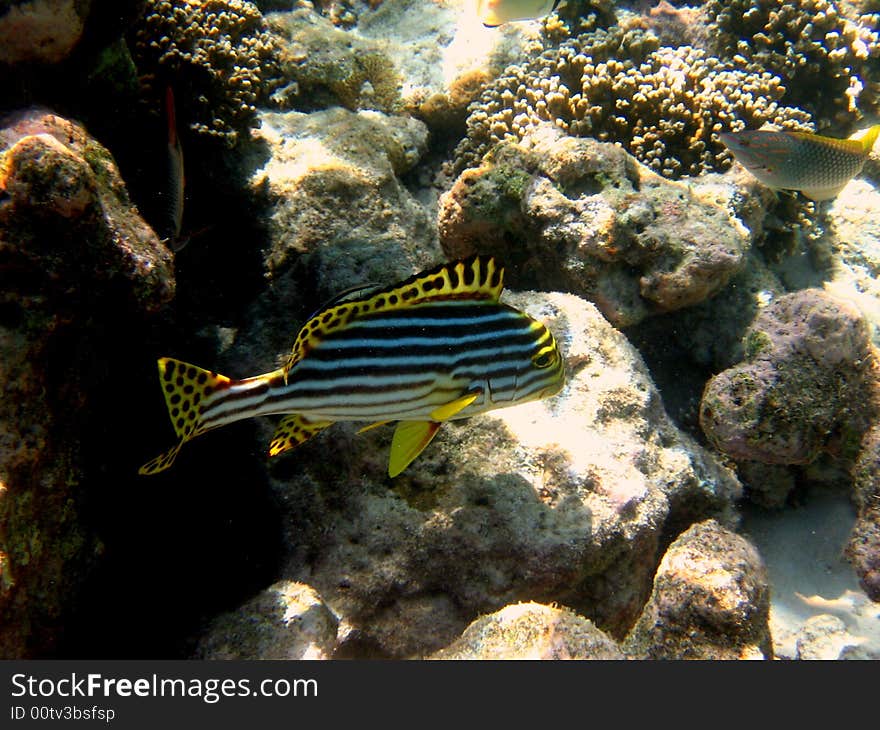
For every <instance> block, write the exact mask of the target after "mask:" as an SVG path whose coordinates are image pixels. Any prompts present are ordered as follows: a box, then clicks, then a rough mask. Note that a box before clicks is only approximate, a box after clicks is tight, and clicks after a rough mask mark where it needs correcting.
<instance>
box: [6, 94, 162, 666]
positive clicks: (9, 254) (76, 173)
mask: <svg viewBox="0 0 880 730" xmlns="http://www.w3.org/2000/svg"><path fill="white" fill-rule="evenodd" d="M0 192H2V193H3V195H2V197H0V387H2V389H3V393H4V396H3V399H2V401H0V655H2V656H3V657H5V658H14V657H18V658H23V657H29V656H45V655H46V654H47V653H48V652H51V650H52V649H53V648H54V646H55V644H56V641H57V639H58V634H59V632H60V631H61V629H62V620H63V616H64V614H65V611H69V610H70V609H71V606H72V604H74V603H75V601H76V597H77V596H78V593H79V591H80V589H81V588H82V584H83V582H84V581H85V579H86V577H87V576H88V575H89V573H90V572H91V570H92V569H93V567H94V564H95V561H96V558H97V557H98V555H99V554H100V551H101V543H100V541H99V540H98V538H97V537H96V535H95V534H94V533H93V532H91V531H90V530H89V529H88V528H86V527H85V526H84V525H83V523H82V519H81V514H80V510H81V506H82V501H83V499H84V497H85V492H86V491H87V486H86V484H85V477H84V473H85V468H84V458H85V457H84V452H86V451H87V449H88V448H89V442H88V437H86V436H84V435H83V434H84V432H85V431H86V425H87V424H89V422H90V418H92V417H93V415H94V414H93V411H92V409H93V407H94V405H95V402H96V401H97V400H100V398H101V394H100V389H101V386H102V384H103V383H105V382H106V381H107V373H106V372H105V368H110V367H111V365H110V364H109V362H108V359H107V358H108V356H109V352H110V351H111V350H112V349H113V348H117V347H120V346H122V347H123V351H124V349H125V346H126V344H127V343H128V342H129V338H128V333H131V334H132V335H135V336H137V334H136V333H138V332H139V328H138V323H139V322H140V321H141V320H142V319H143V318H144V316H145V315H147V314H149V313H152V312H155V311H157V310H158V309H159V308H161V307H162V306H163V305H164V304H166V303H167V302H168V300H169V299H170V298H171V297H172V296H173V294H174V274H173V268H172V261H171V255H170V253H169V251H168V250H167V249H166V248H165V247H164V246H162V245H161V244H160V242H159V240H158V238H157V237H156V235H155V233H154V232H153V231H152V230H151V229H150V228H149V226H147V225H146V223H144V221H143V220H141V218H140V217H139V216H138V214H137V211H136V209H135V208H134V206H133V205H132V204H131V202H130V201H129V199H128V196H127V193H126V190H125V186H124V185H123V183H122V180H121V178H120V176H119V172H118V170H117V169H116V165H115V163H114V161H113V158H112V157H111V156H110V154H109V152H107V150H106V149H104V148H103V147H102V146H101V145H100V144H98V143H97V142H96V141H95V140H94V139H91V138H90V137H89V136H88V135H87V134H86V132H85V130H84V128H83V127H82V126H80V125H78V124H76V123H74V122H71V121H68V120H66V119H63V118H61V117H58V116H56V115H54V114H51V113H50V112H47V111H45V110H40V109H32V110H28V111H26V112H21V113H18V114H16V115H15V116H13V117H11V118H7V119H5V120H4V122H3V125H2V128H0ZM120 320H121V321H122V322H124V323H125V324H124V328H123V326H122V324H121V323H120ZM111 331H112V332H113V336H112V337H111V336H109V332H111ZM123 356H124V357H128V356H129V353H124V355H123ZM128 366H131V363H130V362H129V363H128ZM130 416H131V414H129V413H124V418H125V419H127V418H129V417H130ZM122 422H124V420H123V421H122ZM117 427H118V424H117ZM93 429H94V426H93Z"/></svg>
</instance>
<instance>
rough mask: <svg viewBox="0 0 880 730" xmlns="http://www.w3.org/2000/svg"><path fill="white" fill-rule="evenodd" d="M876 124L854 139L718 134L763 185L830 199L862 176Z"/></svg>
mask: <svg viewBox="0 0 880 730" xmlns="http://www.w3.org/2000/svg"><path fill="white" fill-rule="evenodd" d="M878 134H880V124H877V125H874V126H873V127H871V128H869V129H868V130H867V132H865V133H864V134H863V135H862V136H861V137H860V138H858V139H836V138H834V137H823V136H821V135H818V134H809V133H806V132H784V131H771V130H751V131H745V132H736V133H733V132H726V133H722V134H720V135H719V137H720V138H721V141H722V142H723V143H724V145H725V146H726V147H727V148H728V149H729V150H730V151H731V152H732V153H733V156H734V157H736V159H737V160H738V161H739V162H740V164H742V166H743V167H745V168H746V169H747V170H748V171H749V172H750V173H752V175H754V176H755V177H756V178H758V180H760V181H761V182H762V183H764V184H765V185H767V186H769V187H771V188H775V189H780V190H798V191H800V192H801V193H803V194H804V195H806V196H807V197H808V198H811V199H813V200H817V201H821V200H830V199H831V198H834V197H835V196H836V195H837V194H838V193H839V192H840V191H841V190H843V188H844V187H845V186H846V184H847V183H848V182H849V181H850V180H852V178H854V177H855V176H856V175H858V174H859V173H860V172H861V171H862V167H863V166H864V164H865V161H866V160H867V159H868V155H869V154H870V152H871V148H872V147H873V146H874V143H875V142H876V141H877V136H878Z"/></svg>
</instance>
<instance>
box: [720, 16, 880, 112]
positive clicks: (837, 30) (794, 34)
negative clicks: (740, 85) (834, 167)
mask: <svg viewBox="0 0 880 730" xmlns="http://www.w3.org/2000/svg"><path fill="white" fill-rule="evenodd" d="M847 12H848V9H847V7H846V5H845V4H843V3H839V2H838V3H835V2H830V0H757V1H754V0H709V2H707V3H706V4H705V5H704V6H703V13H704V17H705V18H706V19H707V20H708V21H709V25H708V30H709V32H708V34H707V38H708V39H709V48H710V51H711V52H712V53H715V54H717V55H719V56H720V57H721V58H735V57H739V58H742V59H743V60H744V61H745V62H746V69H747V70H748V71H749V72H751V73H761V72H769V73H771V74H774V75H776V76H779V77H780V78H781V79H783V83H784V84H785V88H786V94H785V97H784V98H783V99H782V101H783V102H784V103H786V104H790V105H792V106H797V107H799V108H801V109H804V110H805V111H808V112H810V114H811V115H812V116H813V118H814V120H815V121H816V124H817V126H818V127H819V128H824V127H827V126H831V125H837V126H839V125H841V124H846V123H850V122H852V121H854V120H855V119H857V118H858V116H859V113H858V110H857V106H856V104H857V103H860V105H861V106H862V107H863V108H865V109H867V108H870V107H871V106H872V105H876V103H877V99H878V96H877V93H876V89H875V88H873V87H874V85H875V84H876V82H877V81H880V32H878V21H880V14H878V13H877V12H876V10H875V12H874V13H873V14H869V13H868V12H865V13H864V14H859V15H857V14H856V13H855V12H854V11H849V12H850V13H851V14H852V16H853V17H847Z"/></svg>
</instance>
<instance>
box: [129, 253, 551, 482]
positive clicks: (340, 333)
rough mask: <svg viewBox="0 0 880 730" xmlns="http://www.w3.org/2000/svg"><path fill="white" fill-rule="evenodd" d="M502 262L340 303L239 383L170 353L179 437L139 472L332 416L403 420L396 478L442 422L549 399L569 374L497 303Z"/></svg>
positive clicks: (317, 427) (298, 433) (279, 442)
mask: <svg viewBox="0 0 880 730" xmlns="http://www.w3.org/2000/svg"><path fill="white" fill-rule="evenodd" d="M503 286H504V269H503V268H502V267H501V266H500V265H498V264H497V263H496V261H495V259H494V258H488V257H481V256H472V257H470V258H467V259H464V260H461V261H454V262H450V263H447V264H442V265H440V266H437V267H435V268H433V269H429V270H427V271H424V272H422V273H420V274H416V275H414V276H412V277H410V278H408V279H406V280H404V281H402V282H400V283H398V284H394V285H391V286H388V287H385V288H382V289H379V290H375V289H374V290H371V291H368V292H364V293H361V294H360V296H358V294H357V292H356V293H355V294H352V295H349V296H344V297H342V299H341V300H340V299H339V298H337V299H336V300H334V302H331V304H330V305H328V306H327V307H325V308H323V309H321V310H319V311H318V312H317V313H315V314H314V315H313V316H312V318H311V319H309V320H308V321H307V322H306V323H305V324H304V325H303V327H302V329H301V330H300V331H299V333H298V335H297V337H296V341H295V343H294V345H293V349H292V351H291V353H290V355H289V357H288V358H287V362H286V363H285V364H284V366H283V367H281V368H279V369H277V370H274V371H272V372H270V373H265V374H263V375H256V376H254V377H250V378H246V379H243V380H234V379H231V378H228V377H226V376H224V375H220V374H219V373H216V372H212V371H209V370H205V369H203V368H200V367H197V366H195V365H190V364H189V363H185V362H182V361H180V360H175V359H173V358H168V357H163V358H160V359H159V361H158V364H159V381H160V384H161V386H162V390H163V392H164V394H165V401H166V405H167V407H168V414H169V416H170V418H171V421H172V424H173V426H174V430H175V432H176V434H177V437H178V439H179V441H178V443H177V444H176V445H175V446H173V447H172V448H171V449H169V450H168V451H166V452H165V453H163V454H161V455H160V456H158V457H156V458H155V459H153V460H152V461H150V462H148V463H147V464H145V465H144V466H142V467H141V469H140V471H139V473H140V474H155V473H157V472H160V471H163V470H164V469H167V468H168V467H169V466H171V464H172V463H173V462H174V459H175V458H176V457H177V454H178V452H179V451H180V448H181V446H183V444H185V443H186V442H187V441H190V440H191V439H193V438H195V437H196V436H200V435H201V434H203V433H205V432H206V431H209V430H211V429H213V428H217V427H219V426H223V425H226V424H228V423H233V422H234V421H239V420H241V419H244V418H251V417H253V416H264V415H270V414H288V415H286V416H285V417H284V418H283V419H281V421H280V422H279V424H278V427H277V429H276V431H275V434H274V436H273V437H272V440H271V442H270V444H269V455H270V456H275V455H277V454H280V453H282V452H284V451H286V450H288V449H290V448H293V447H295V446H298V445H299V444H301V443H304V442H305V441H307V440H308V439H310V438H311V437H312V436H314V435H315V434H316V433H318V432H320V431H321V430H323V429H324V428H326V427H328V426H330V425H331V424H332V423H334V422H336V421H364V422H366V423H367V424H368V425H367V426H365V427H364V428H363V429H361V431H365V430H367V429H369V428H373V427H374V426H379V425H382V424H385V423H388V422H390V421H398V422H399V423H398V425H397V428H396V430H395V432H394V436H393V438H392V443H391V453H390V457H389V463H388V473H389V475H390V476H392V477H394V476H397V475H398V474H400V473H401V472H402V471H403V470H404V469H405V468H406V467H407V466H408V465H409V464H410V463H411V462H412V461H413V459H415V458H416V457H417V456H418V455H419V454H420V453H421V452H422V451H423V450H424V449H425V447H426V446H427V445H428V444H429V443H430V442H431V439H432V438H433V437H434V435H435V434H436V433H437V430H438V429H439V428H440V426H441V424H442V423H443V422H444V421H448V420H452V419H457V418H466V417H468V416H472V415H475V414H477V413H485V412H486V411H490V410H494V409H496V408H503V407H506V406H512V405H516V404H519V403H525V402H527V401H532V400H538V399H540V398H546V397H548V396H551V395H554V394H555V393H557V392H559V390H560V389H561V388H562V386H563V384H564V382H565V370H564V363H563V360H562V356H561V354H560V352H559V348H558V346H557V344H556V341H555V339H554V338H553V335H552V333H551V332H550V330H549V329H548V328H547V327H546V326H545V325H544V324H542V323H541V322H539V321H537V320H535V319H533V318H532V317H530V316H528V315H527V314H525V313H524V312H521V311H519V310H517V309H514V308H513V307H511V306H509V305H507V304H504V303H502V302H500V301H499V297H500V295H501V291H502V289H503Z"/></svg>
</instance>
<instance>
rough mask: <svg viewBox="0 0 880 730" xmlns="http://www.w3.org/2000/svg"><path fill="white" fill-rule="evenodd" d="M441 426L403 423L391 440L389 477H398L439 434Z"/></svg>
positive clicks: (423, 422) (424, 423) (426, 423)
mask: <svg viewBox="0 0 880 730" xmlns="http://www.w3.org/2000/svg"><path fill="white" fill-rule="evenodd" d="M439 429H440V424H439V423H437V422H436V421H401V422H400V423H398V424H397V428H396V429H395V430H394V437H393V438H392V439H391V456H390V458H389V460H388V476H390V477H396V476H397V475H398V474H400V473H401V472H402V471H403V470H404V469H406V467H408V466H409V465H410V464H411V463H412V461H413V459H415V458H416V457H417V456H418V455H419V454H421V453H422V451H424V450H425V447H426V446H427V445H428V444H429V443H431V439H433V438H434V436H435V435H436V434H437V431H438V430H439Z"/></svg>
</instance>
